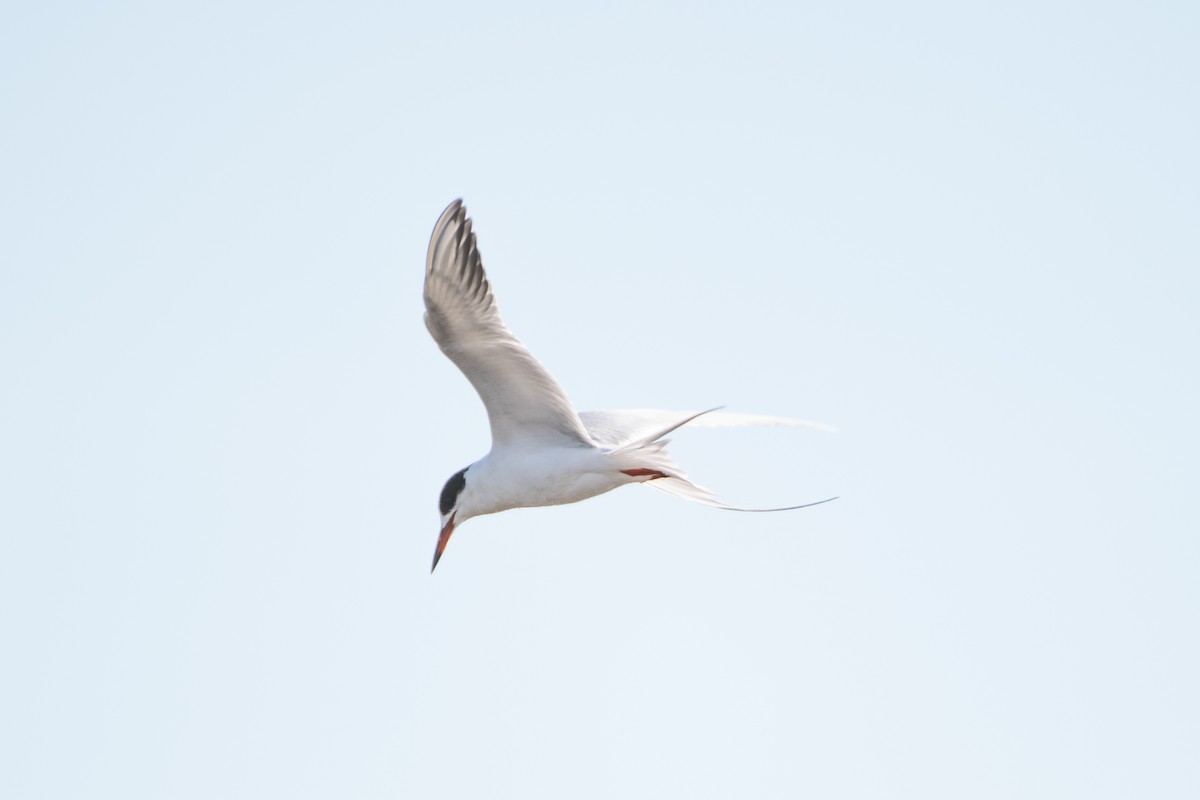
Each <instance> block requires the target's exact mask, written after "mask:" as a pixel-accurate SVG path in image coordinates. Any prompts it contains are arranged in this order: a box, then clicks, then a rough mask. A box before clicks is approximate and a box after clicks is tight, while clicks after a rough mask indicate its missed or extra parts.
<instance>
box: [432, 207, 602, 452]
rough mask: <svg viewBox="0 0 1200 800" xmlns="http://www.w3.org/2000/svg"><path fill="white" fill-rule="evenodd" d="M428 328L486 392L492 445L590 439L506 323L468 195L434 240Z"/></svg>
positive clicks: (481, 393)
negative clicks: (478, 239) (470, 214)
mask: <svg viewBox="0 0 1200 800" xmlns="http://www.w3.org/2000/svg"><path fill="white" fill-rule="evenodd" d="M425 326H426V327H427V328H429V332H430V334H432V335H433V339H434V341H436V342H437V344H438V347H440V348H441V350H442V352H443V353H445V354H446V357H447V358H449V359H450V360H451V361H453V362H454V363H455V365H456V366H458V368H459V369H460V370H462V373H463V374H464V375H466V377H467V380H469V381H470V382H471V385H472V386H474V387H475V391H477V392H478V393H479V397H480V398H481V399H482V400H483V404H484V406H485V407H486V408H487V413H488V419H489V421H490V422H491V428H492V441H493V443H495V444H500V445H503V444H507V443H509V442H517V441H530V440H533V441H538V440H540V441H543V442H554V443H556V444H590V439H589V438H588V434H587V431H586V430H585V429H584V426H583V423H582V422H581V421H580V419H579V415H578V414H576V413H575V409H574V408H573V407H572V405H571V403H570V401H569V400H567V396H566V394H565V393H564V392H563V390H562V388H561V387H560V386H559V385H558V383H557V382H556V381H555V380H554V378H552V377H551V376H550V373H548V372H547V371H546V369H545V367H543V366H542V365H541V364H540V363H538V360H537V359H536V358H534V357H533V355H532V354H531V353H530V352H529V350H528V349H526V347H525V345H523V344H521V342H520V341H519V340H518V339H517V338H516V337H515V336H513V334H512V332H511V331H510V330H509V329H508V328H507V327H506V326H505V325H504V323H503V322H502V321H501V319H500V313H499V311H498V310H497V307H496V299H495V297H494V296H493V295H492V289H491V285H490V283H489V282H488V279H487V275H486V273H485V272H484V270H483V261H482V259H481V258H480V256H479V249H478V248H477V247H476V244H475V234H474V232H473V231H472V230H471V220H470V219H468V218H467V212H466V209H465V208H464V207H463V205H462V201H461V200H455V201H454V202H453V203H451V204H450V205H449V206H448V207H447V208H446V210H445V211H443V212H442V216H441V217H440V218H439V219H438V221H437V224H436V225H435V226H434V228H433V235H432V236H431V237H430V239H429V253H428V256H427V257H426V261H425Z"/></svg>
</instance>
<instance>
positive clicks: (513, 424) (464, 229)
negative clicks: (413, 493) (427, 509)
mask: <svg viewBox="0 0 1200 800" xmlns="http://www.w3.org/2000/svg"><path fill="white" fill-rule="evenodd" d="M425 326H426V327H427V328H429V332H430V333H431V334H432V335H433V339H434V341H436V342H437V344H438V347H440V348H441V350H442V352H443V353H445V354H446V357H447V358H449V359H450V360H451V361H453V362H454V363H455V365H457V366H458V368H459V369H460V370H462V372H463V374H464V375H466V377H467V380H469V381H470V382H471V384H472V385H473V386H474V387H475V391H477V392H478V393H479V397H480V398H481V399H482V400H483V405H484V407H485V408H486V409H487V415H488V420H489V422H490V423H491V428H492V449H491V451H490V452H489V453H488V454H487V455H485V456H484V457H483V458H481V459H479V460H478V461H476V462H475V463H473V464H471V465H470V466H468V467H464V468H463V469H460V470H459V471H458V472H456V473H454V475H453V476H451V477H450V479H449V480H448V481H446V485H445V487H444V488H443V489H442V494H441V497H440V499H439V502H438V507H439V510H440V512H441V516H442V530H441V533H440V534H439V535H438V540H437V548H436V549H435V550H434V552H433V566H432V567H431V568H430V571H431V572H432V571H433V569H436V568H437V565H438V561H439V560H440V559H441V557H442V553H443V552H445V550H446V544H447V543H448V542H449V541H450V536H451V534H453V533H454V531H455V529H456V528H457V527H458V526H459V525H462V524H463V523H464V522H466V521H467V520H468V519H470V518H472V517H478V516H482V515H483V514H495V513H496V512H499V511H506V510H508V509H512V508H525V507H533V506H553V505H562V504H564V503H577V502H579V501H580V500H586V499H588V498H589V497H595V496H596V495H600V494H604V493H605V492H609V491H612V490H613V489H616V488H617V487H619V486H625V485H626V484H630V483H643V484H646V485H647V486H651V487H653V488H655V489H661V490H662V491H664V492H668V493H670V494H673V495H676V496H678V497H682V498H684V499H686V500H691V501H693V502H697V503H703V504H705V505H709V506H715V507H717V508H724V509H730V510H733V511H787V510H790V509H793V508H805V507H807V506H814V505H818V504H819V503H827V502H829V500H833V499H836V498H832V497H831V498H828V499H827V500H819V501H817V502H816V503H804V504H802V505H797V506H787V507H785V508H739V507H737V506H731V505H729V504H727V503H723V502H721V501H720V500H718V499H717V498H716V496H715V495H713V493H712V492H710V491H709V490H707V489H705V488H703V487H701V486H697V485H696V484H694V483H692V482H691V481H690V480H688V478H687V476H686V475H684V474H683V472H682V471H680V469H679V467H678V466H676V464H675V463H674V462H673V461H672V460H671V459H670V458H669V457H668V456H667V453H666V451H665V449H664V448H665V447H666V445H667V444H668V441H667V440H664V439H663V437H664V436H666V435H667V434H669V433H670V432H671V431H673V430H675V429H676V428H679V427H682V426H684V425H691V426H695V427H726V426H738V425H790V426H795V427H809V428H822V429H827V430H828V426H825V425H820V424H819V423H814V422H806V421H803V420H792V419H784V418H781V417H764V416H758V415H751V414H732V413H726V412H721V411H718V410H717V409H711V410H709V411H701V412H698V413H697V412H681V411H661V410H657V409H623V410H619V411H583V412H577V411H576V410H575V407H574V406H572V405H571V403H570V401H569V400H567V396H566V394H565V393H564V392H563V390H562V388H561V387H560V386H559V385H558V382H557V381H555V380H554V378H553V377H552V376H551V375H550V373H549V372H547V371H546V369H545V367H543V366H542V365H541V364H540V363H539V362H538V360H537V359H536V358H534V357H533V355H532V354H531V353H530V352H529V350H528V349H526V347H525V345H523V344H521V342H520V341H519V340H518V339H517V337H515V336H513V334H512V332H511V331H509V329H508V328H507V327H506V326H505V324H504V323H503V322H502V321H501V319H500V313H499V311H498V310H497V307H496V298H495V296H494V295H493V294H492V287H491V283H490V282H489V281H488V278H487V274H486V273H485V272H484V271H483V261H482V260H481V259H480V256H479V248H478V247H477V246H476V243H475V233H474V232H473V231H472V230H471V219H470V218H468V217H467V212H466V209H465V208H464V207H463V203H462V200H455V201H454V202H453V203H451V204H450V205H449V206H447V207H446V210H445V211H443V212H442V216H441V217H440V218H439V219H438V221H437V224H436V225H434V227H433V235H432V236H431V237H430V239H429V252H428V254H427V256H426V260H425Z"/></svg>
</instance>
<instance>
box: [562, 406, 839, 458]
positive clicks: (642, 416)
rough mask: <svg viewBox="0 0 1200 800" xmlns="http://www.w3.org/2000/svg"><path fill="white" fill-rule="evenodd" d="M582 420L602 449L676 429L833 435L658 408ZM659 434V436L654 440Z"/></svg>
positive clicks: (767, 420) (751, 417)
mask: <svg viewBox="0 0 1200 800" xmlns="http://www.w3.org/2000/svg"><path fill="white" fill-rule="evenodd" d="M579 418H580V419H581V420H582V421H583V425H584V427H585V428H587V432H588V435H589V436H591V437H592V440H593V441H594V442H596V443H597V444H599V445H601V446H603V447H609V448H620V447H626V446H627V445H629V444H631V443H633V442H638V441H642V440H644V439H646V438H647V437H650V438H651V439H656V438H658V436H665V435H666V434H668V433H670V432H671V430H673V429H674V428H675V427H689V428H741V427H749V426H766V427H771V426H786V427H792V428H810V429H813V430H819V431H832V430H833V428H831V427H830V426H828V425H823V424H822V423H820V422H809V421H807V420H802V419H787V418H786V417H767V416H761V415H758V414H735V413H731V412H728V411H718V410H715V409H714V410H712V411H702V412H699V413H697V412H695V411H664V410H662V409H657V408H622V409H617V410H614V411H581V412H579ZM655 432H659V433H658V436H654V435H653V434H654V433H655Z"/></svg>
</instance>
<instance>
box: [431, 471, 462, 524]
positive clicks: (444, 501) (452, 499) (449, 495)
mask: <svg viewBox="0 0 1200 800" xmlns="http://www.w3.org/2000/svg"><path fill="white" fill-rule="evenodd" d="M466 475H467V468H466V467H463V468H462V469H460V470H459V471H458V472H456V473H454V474H453V475H451V476H450V480H448V481H446V485H445V486H443V487H442V496H441V499H439V500H438V508H439V509H441V512H442V516H445V515H447V514H449V513H450V509H452V508H454V505H455V504H456V503H457V502H458V496H459V495H460V494H462V490H463V487H464V486H466V485H467V478H466Z"/></svg>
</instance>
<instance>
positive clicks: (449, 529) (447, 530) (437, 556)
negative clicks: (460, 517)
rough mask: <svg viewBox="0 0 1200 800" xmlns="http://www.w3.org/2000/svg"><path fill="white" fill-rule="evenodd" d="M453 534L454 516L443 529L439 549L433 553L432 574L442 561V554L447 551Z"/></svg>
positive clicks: (439, 538) (430, 569)
mask: <svg viewBox="0 0 1200 800" xmlns="http://www.w3.org/2000/svg"><path fill="white" fill-rule="evenodd" d="M452 533H454V514H451V515H450V519H449V521H448V522H446V527H444V528H442V532H441V533H440V534H438V543H437V549H436V550H434V551H433V566H432V567H430V568H429V571H430V572H431V573H432V572H433V571H434V570H435V569H437V562H439V561H441V560H442V553H444V552H445V551H446V545H447V544H448V543H449V542H450V534H452Z"/></svg>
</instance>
